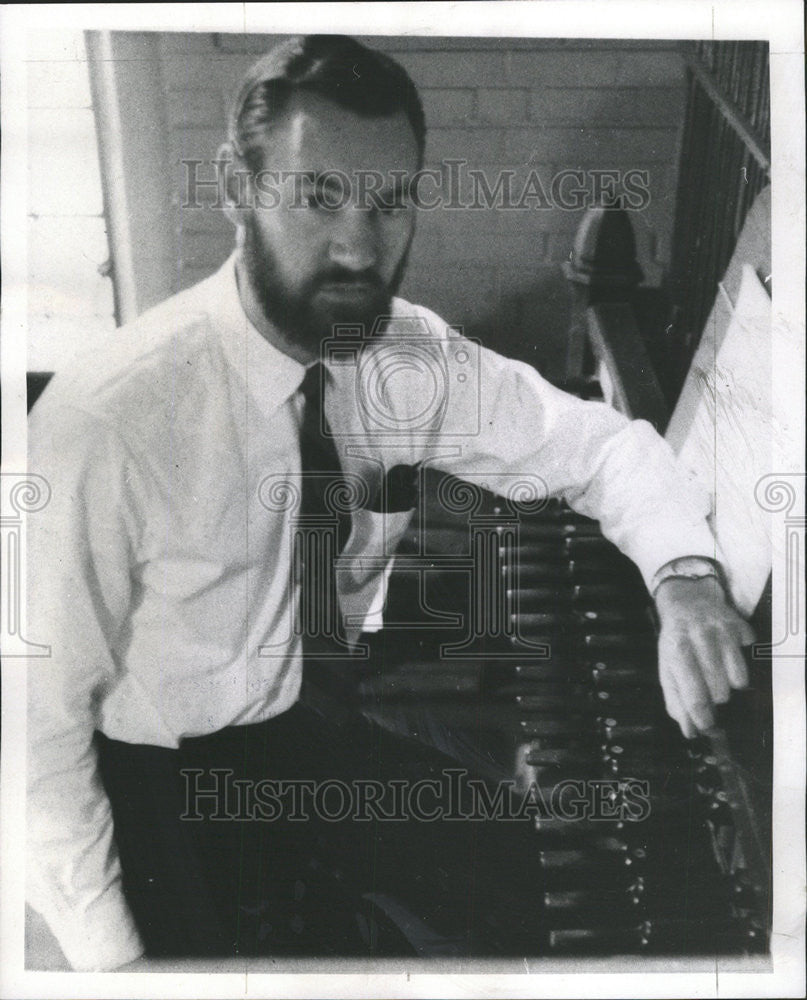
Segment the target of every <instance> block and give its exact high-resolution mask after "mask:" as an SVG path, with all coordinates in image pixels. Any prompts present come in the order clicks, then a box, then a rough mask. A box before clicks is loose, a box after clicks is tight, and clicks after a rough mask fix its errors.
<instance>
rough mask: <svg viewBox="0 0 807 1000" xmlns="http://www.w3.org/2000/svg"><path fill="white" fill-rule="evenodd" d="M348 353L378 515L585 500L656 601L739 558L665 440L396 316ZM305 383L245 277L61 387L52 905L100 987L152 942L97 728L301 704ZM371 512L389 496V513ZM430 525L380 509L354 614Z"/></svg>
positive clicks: (43, 733)
mask: <svg viewBox="0 0 807 1000" xmlns="http://www.w3.org/2000/svg"><path fill="white" fill-rule="evenodd" d="M356 348H357V340H356V336H355V335H352V336H351V335H344V336H340V337H338V338H336V340H335V343H334V346H333V349H332V350H330V351H329V353H328V356H327V358H326V363H327V366H328V368H329V371H330V374H331V379H330V380H329V385H328V389H327V392H326V396H325V411H326V413H327V416H328V420H329V423H330V425H331V427H332V429H333V433H334V435H335V437H336V444H337V448H338V450H339V452H340V457H341V459H342V465H343V468H344V470H345V472H346V473H347V475H348V477H352V476H356V477H359V478H358V479H357V480H355V481H356V482H357V483H359V484H360V486H361V484H362V483H363V484H365V492H366V494H368V495H372V494H373V492H374V491H375V490H376V489H377V488H378V486H379V484H380V483H381V482H382V479H383V474H384V472H385V471H387V470H388V469H390V468H392V467H393V466H395V465H399V464H410V465H413V464H416V463H419V462H426V463H429V464H432V465H434V466H435V467H436V468H438V469H441V470H444V471H446V472H450V473H454V474H456V475H458V476H460V477H463V476H465V477H466V478H469V479H470V480H471V481H474V482H477V483H480V484H481V483H483V482H484V484H485V485H486V486H487V487H489V488H490V489H491V490H493V491H494V492H499V493H502V494H504V495H507V494H508V492H509V491H511V490H512V489H513V488H514V484H517V483H519V482H520V483H521V487H518V488H517V490H520V493H519V494H518V495H520V496H521V497H522V498H524V497H525V496H529V495H535V496H540V494H541V492H542V491H543V490H546V491H547V493H548V494H549V495H551V496H562V497H564V498H565V499H566V500H567V501H568V502H569V503H570V504H571V505H572V506H573V507H574V508H575V509H576V510H578V511H580V512H581V513H583V514H586V515H589V516H592V517H595V518H597V519H599V521H600V523H601V525H602V529H603V532H604V533H605V535H606V536H607V537H608V538H610V539H611V540H612V541H613V542H614V543H615V544H617V545H618V546H619V547H620V548H621V549H622V550H623V551H624V552H625V553H626V554H627V555H628V556H630V557H631V558H632V559H633V560H634V561H635V562H636V563H637V565H638V566H639V568H640V570H641V572H642V574H643V576H644V578H645V581H647V582H649V581H650V579H651V578H652V576H653V574H654V572H655V571H656V570H657V569H658V568H659V567H660V566H662V565H663V564H664V563H666V562H668V561H669V560H671V559H673V558H676V557H679V556H684V555H702V556H706V557H710V558H712V557H714V554H715V549H714V541H713V538H712V535H711V532H710V530H709V528H708V526H707V523H706V520H705V518H706V515H707V513H708V510H709V506H708V498H707V497H706V496H705V495H702V494H700V493H699V492H696V491H695V487H693V486H691V485H689V484H688V483H687V482H686V480H685V478H684V477H683V476H682V475H681V474H680V472H679V470H678V468H677V465H676V462H675V459H674V457H673V455H672V453H671V451H670V449H669V448H668V447H667V445H666V444H665V443H664V442H663V441H662V439H661V438H660V437H659V436H658V435H657V434H656V433H655V432H654V430H653V429H652V428H651V427H650V425H649V424H646V423H643V422H641V421H637V422H633V423H630V422H629V421H627V420H626V419H625V418H624V417H622V416H621V415H619V414H617V413H616V412H615V411H613V410H612V409H610V408H609V407H608V406H606V405H605V404H600V403H588V402H581V401H580V400H577V399H575V398H573V397H571V396H568V395H566V394H564V393H562V392H560V391H558V390H557V389H555V388H553V387H552V386H550V385H549V384H548V383H547V382H546V381H545V380H544V379H542V378H541V377H540V376H539V375H538V374H537V373H536V372H535V371H534V370H533V369H532V368H530V367H529V366H528V365H525V364H521V363H518V362H514V361H509V360H506V359H504V358H502V357H499V356H498V355H497V354H495V353H493V352H492V351H489V350H485V349H482V348H478V347H477V346H476V345H474V344H473V343H470V342H468V341H467V340H464V339H463V338H461V337H458V336H456V335H450V334H449V333H448V332H447V327H446V324H445V323H444V322H443V321H441V320H440V319H439V318H438V317H437V316H435V315H434V314H433V313H431V312H429V311H428V310H426V309H424V308H422V307H420V306H412V305H410V304H408V303H406V302H403V301H402V300H397V299H396V300H395V301H394V322H393V323H392V324H391V326H390V329H389V331H388V333H387V334H386V335H385V337H384V338H382V339H381V340H380V341H379V342H378V343H377V345H376V346H374V347H373V348H372V349H370V350H369V351H367V352H365V354H364V355H361V354H360V353H359V352H358V350H357V349H356ZM304 371H305V369H304V367H303V366H302V365H301V364H299V363H298V362H296V361H294V360H292V359H291V358H289V357H288V356H286V355H284V354H282V353H280V352H279V351H278V350H277V349H275V348H274V347H272V346H271V345H270V344H269V343H268V342H267V340H266V339H265V338H263V337H262V336H261V335H260V334H259V333H258V332H257V330H255V328H254V327H253V326H252V325H251V324H250V323H249V321H248V320H247V319H246V316H245V314H244V311H243V309H242V307H241V304H240V301H239V297H238V290H237V286H236V281H235V271H234V257H232V258H230V260H229V261H228V262H227V263H226V264H225V266H224V267H223V268H222V269H221V270H220V271H219V272H218V273H217V274H215V275H214V276H212V277H211V278H209V279H208V280H207V281H204V282H202V283H201V284H200V285H198V286H196V287H195V288H192V289H190V290H188V291H187V292H184V293H182V294H181V295H179V296H177V297H175V298H173V299H171V300H170V301H168V302H166V303H164V304H163V305H161V306H159V307H157V308H156V309H153V310H151V311H150V312H148V313H146V314H145V315H144V316H142V317H141V318H140V319H138V320H137V321H136V322H135V323H133V324H130V325H129V326H127V327H124V328H121V329H120V330H118V331H117V332H116V333H115V335H114V336H113V337H112V338H111V340H110V343H109V349H108V351H105V352H104V354H103V356H99V355H97V354H96V355H94V356H93V357H91V358H85V359H84V360H83V361H82V362H81V363H80V364H77V365H76V366H74V367H73V368H72V369H71V370H70V371H69V372H67V371H65V372H63V373H59V374H58V375H57V376H56V377H55V378H54V379H53V382H52V384H51V385H50V386H49V388H48V390H47V391H46V393H45V394H44V396H43V397H42V399H41V400H40V401H39V402H38V404H37V406H36V407H35V408H34V410H33V412H32V415H31V421H30V431H29V440H30V446H29V452H30V460H29V469H30V471H31V472H34V473H38V474H40V475H43V476H45V477H46V479H47V480H48V482H49V483H50V486H51V490H52V499H51V501H50V503H49V505H48V506H47V507H46V508H45V509H44V510H42V511H40V512H38V513H37V514H35V515H32V516H31V517H29V520H28V538H29V552H28V555H29V558H28V577H29V598H28V622H29V627H30V630H31V633H32V634H36V636H37V639H41V641H44V642H47V643H49V644H50V646H51V650H52V653H51V657H50V658H49V659H37V660H31V661H30V665H29V686H28V690H29V715H28V732H29V740H28V772H29V793H28V824H29V846H30V851H29V860H28V872H27V876H28V888H29V899H30V902H31V904H32V905H33V906H34V908H35V909H37V910H38V911H39V912H40V913H42V915H43V916H44V917H45V919H46V920H47V922H48V923H49V925H50V927H51V929H52V930H53V932H54V934H55V935H56V937H57V939H58V941H59V942H60V944H61V946H62V948H63V950H64V952H65V954H66V956H67V958H68V960H69V961H70V963H71V964H72V965H73V966H74V967H75V968H77V969H107V968H114V967H115V966H117V965H119V964H122V963H124V962H126V961H129V960H131V959H133V958H135V957H137V956H138V955H139V954H140V953H141V952H142V946H141V943H140V940H139V937H138V934H137V930H136V928H135V926H134V923H133V921H132V918H131V916H130V914H129V911H128V909H127V906H126V902H125V899H124V896H123V893H122V889H121V877H120V866H119V863H118V859H117V855H116V851H115V846H114V840H113V831H112V818H111V811H110V806H109V803H108V800H107V798H106V796H105V794H104V791H103V788H102V786H101V783H100V779H99V776H98V773H97V767H96V760H95V753H94V749H93V745H92V738H93V732H94V730H96V729H99V730H101V731H102V732H103V733H105V734H106V735H107V736H109V737H111V738H113V739H116V740H123V741H126V742H130V743H146V744H155V745H158V746H163V747H176V746H177V745H178V744H179V742H180V740H182V739H183V737H188V736H196V735H201V734H205V733H211V732H214V731H215V730H218V729H221V728H223V727H225V726H229V725H243V724H246V723H253V722H258V721H261V720H264V719H267V718H269V717H271V716H273V715H276V714H278V713H280V712H283V711H285V710H286V709H288V708H289V707H290V706H291V705H292V704H293V703H294V702H295V700H296V699H297V697H298V694H299V689H300V680H301V663H300V641H299V638H298V637H297V636H296V634H295V632H294V628H293V614H294V608H295V606H296V590H295V586H294V583H293V580H292V571H291V553H290V548H291V542H290V539H291V531H290V525H291V518H292V517H293V509H290V508H288V509H283V506H284V505H283V503H281V502H279V501H280V499H282V497H281V493H282V489H281V490H280V492H278V484H280V485H281V486H282V484H283V483H284V482H285V481H289V480H291V481H292V482H293V481H294V478H295V477H296V476H297V475H298V474H299V471H300V453H299V443H298V431H299V425H300V419H301V409H302V402H301V395H300V393H299V392H298V391H297V390H298V388H299V386H300V383H301V381H302V379H303V375H304ZM365 500H366V497H365ZM408 520H409V514H408V513H406V512H402V513H398V514H393V515H388V516H387V517H385V516H383V515H381V514H377V513H372V512H370V511H368V510H362V511H360V512H358V513H357V514H356V515H355V516H354V522H353V525H354V526H353V533H352V535H351V539H350V541H349V542H348V545H347V547H346V549H345V552H344V560H343V562H342V564H341V565H342V569H341V570H340V572H339V585H340V598H341V600H342V604H343V610H344V611H345V613H346V615H347V616H348V618H349V620H350V621H352V622H353V634H354V635H355V634H356V633H357V632H358V631H359V629H360V627H361V623H362V622H363V623H364V627H366V628H373V627H378V625H379V624H380V613H381V609H382V608H383V599H384V593H385V582H386V578H387V576H388V573H389V558H388V557H389V555H390V554H391V553H392V552H393V551H394V547H395V544H396V542H397V540H398V539H399V537H400V535H401V533H402V531H403V530H404V528H405V527H406V524H407V522H408Z"/></svg>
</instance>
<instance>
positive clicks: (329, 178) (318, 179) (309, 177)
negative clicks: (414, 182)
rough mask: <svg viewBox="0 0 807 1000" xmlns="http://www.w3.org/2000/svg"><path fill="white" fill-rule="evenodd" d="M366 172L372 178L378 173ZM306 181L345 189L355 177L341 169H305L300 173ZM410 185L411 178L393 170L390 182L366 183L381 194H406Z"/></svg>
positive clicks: (339, 189)
mask: <svg viewBox="0 0 807 1000" xmlns="http://www.w3.org/2000/svg"><path fill="white" fill-rule="evenodd" d="M368 173H370V174H373V179H375V178H376V177H377V176H378V175H377V174H375V172H374V171H368ZM302 176H303V178H304V180H305V181H306V183H308V184H310V185H311V186H312V187H315V188H319V189H323V188H324V189H333V190H338V191H342V190H344V189H345V187H346V185H347V184H349V183H355V178H351V177H350V176H349V175H348V174H346V173H344V172H343V171H341V170H306V171H304V172H303V174H302ZM410 185H411V178H410V177H409V176H408V175H406V176H402V175H401V174H400V173H398V172H395V176H394V177H393V178H392V183H391V184H382V185H381V186H378V185H376V184H368V185H367V188H368V190H371V191H377V192H378V193H379V194H382V195H390V194H391V195H393V196H399V195H406V194H408V193H409V188H410Z"/></svg>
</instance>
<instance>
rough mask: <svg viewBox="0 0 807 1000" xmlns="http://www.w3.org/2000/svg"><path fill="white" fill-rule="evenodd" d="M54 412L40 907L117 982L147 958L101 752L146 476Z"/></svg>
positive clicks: (35, 450) (30, 803)
mask: <svg viewBox="0 0 807 1000" xmlns="http://www.w3.org/2000/svg"><path fill="white" fill-rule="evenodd" d="M44 403H45V400H43V401H42V403H40V405H39V406H38V407H37V409H36V410H35V411H34V414H33V415H32V419H31V425H30V430H29V443H30V447H29V467H30V469H31V471H32V472H37V473H39V474H40V475H43V476H45V477H46V478H47V480H48V482H49V483H50V486H51V500H50V503H49V504H48V506H47V507H46V508H44V509H43V510H42V511H40V512H38V513H37V514H36V515H35V516H34V517H31V518H29V523H28V543H29V544H28V563H27V574H28V621H29V623H30V624H31V627H32V630H34V631H36V634H37V635H41V636H43V639H44V640H45V641H46V642H47V643H48V644H49V645H50V646H51V656H50V657H49V658H43V659H31V660H29V665H28V751H27V753H28V797H27V803H26V805H27V809H26V812H27V825H28V838H27V842H28V864H27V872H26V875H27V880H26V881H27V895H28V898H29V901H30V903H31V905H32V906H33V908H34V909H35V910H37V911H38V912H39V913H41V914H42V916H43V917H44V918H45V920H46V922H47V923H48V925H49V927H50V928H51V930H52V931H53V933H54V935H55V937H56V939H57V940H58V942H59V945H60V947H61V948H62V951H63V952H64V954H65V956H66V957H67V959H68V961H69V962H70V964H71V966H72V967H73V968H75V969H81V970H103V969H111V968H115V967H116V966H119V965H122V964H123V963H125V962H128V961H131V960H132V959H134V958H135V957H137V956H138V955H140V954H141V953H142V950H143V948H142V943H141V941H140V938H139V935H138V933H137V930H136V928H135V925H134V921H133V919H132V917H131V914H130V912H129V909H128V907H127V904H126V901H125V898H124V895H123V891H122V888H121V873H120V865H119V862H118V858H117V852H116V848H115V842H114V837H113V829H112V813H111V807H110V804H109V801H108V799H107V797H106V794H105V792H104V789H103V786H102V783H101V779H100V776H99V774H98V767H97V760H96V753H95V747H94V745H93V733H94V730H95V727H96V721H97V706H98V704H99V701H100V699H101V698H102V697H103V694H104V692H105V690H106V689H107V687H108V686H109V685H111V684H113V683H114V682H115V679H116V674H117V671H118V665H117V664H116V662H115V657H114V655H113V652H112V650H113V648H114V644H115V642H116V640H117V639H119V637H120V633H121V629H122V628H123V625H124V622H125V620H126V616H127V613H128V610H129V605H130V600H131V582H130V581H131V574H130V565H131V561H132V556H133V544H134V538H135V537H136V535H137V531H138V527H137V524H136V523H135V520H134V517H133V514H132V510H133V509H134V507H135V504H134V503H133V498H134V495H135V494H136V492H137V489H138V486H137V483H138V479H139V475H138V471H137V469H136V467H135V464H134V463H133V461H132V460H131V459H130V456H128V455H127V453H126V451H125V449H124V448H123V446H122V445H121V442H120V441H119V440H118V439H117V437H116V435H114V433H112V432H110V431H108V430H106V429H105V428H104V427H102V426H100V425H99V424H98V423H97V422H95V421H94V420H93V419H91V418H89V417H87V416H85V415H83V414H80V413H76V412H74V411H70V410H61V411H57V412H48V408H47V407H46V406H45V405H43V404H44Z"/></svg>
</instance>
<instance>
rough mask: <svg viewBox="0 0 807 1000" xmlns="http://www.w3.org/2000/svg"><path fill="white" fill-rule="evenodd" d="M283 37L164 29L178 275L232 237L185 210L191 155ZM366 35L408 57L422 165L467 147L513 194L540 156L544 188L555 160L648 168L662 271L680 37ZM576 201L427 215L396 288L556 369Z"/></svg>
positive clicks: (196, 269) (642, 219) (215, 257)
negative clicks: (417, 96)
mask: <svg viewBox="0 0 807 1000" xmlns="http://www.w3.org/2000/svg"><path fill="white" fill-rule="evenodd" d="M275 37H276V36H241V35H219V36H215V35H208V34H191V35H188V34H163V35H161V36H160V39H159V50H158V51H159V61H160V65H159V67H158V75H159V79H160V81H161V86H162V87H163V88H164V93H165V102H166V119H167V121H168V128H169V135H168V147H169V160H170V164H171V177H170V178H169V181H170V184H171V185H172V192H174V199H175V200H174V213H175V214H174V217H173V219H172V225H173V232H174V238H175V239H176V254H177V263H178V265H179V266H178V268H177V278H176V282H177V285H178V286H187V285H188V284H191V283H193V282H194V281H196V280H198V279H200V278H201V277H203V276H205V275H206V274H208V273H209V272H210V271H211V270H212V269H213V268H215V267H216V266H217V265H218V264H219V263H220V262H221V261H222V260H223V259H224V257H225V256H226V255H227V254H228V253H229V251H230V248H231V246H232V229H231V227H230V225H229V223H228V222H227V221H226V219H224V218H223V216H222V215H221V213H220V212H213V211H198V210H196V211H191V210H187V209H185V210H181V209H180V208H179V192H180V191H182V190H183V185H184V183H185V176H184V170H185V168H184V167H182V165H181V160H182V159H183V158H185V159H187V158H197V159H209V158H211V157H212V156H214V154H215V151H216V149H217V147H218V144H219V143H220V141H221V140H222V138H223V135H224V122H225V114H226V110H225V109H226V108H227V107H228V105H229V102H230V100H231V98H232V95H233V93H234V92H235V91H236V89H237V87H238V84H239V81H240V78H241V76H242V74H243V72H244V71H245V70H246V69H247V67H248V66H249V65H251V63H252V62H253V61H254V59H255V58H256V57H257V56H259V55H260V54H262V53H263V52H264V51H266V49H268V48H269V47H270V46H271V44H272V43H273V41H274V40H275ZM368 42H369V43H370V44H373V45H376V46H377V47H379V48H383V49H384V50H385V51H387V52H389V53H390V54H391V55H393V56H395V57H396V58H397V59H399V61H400V62H401V63H402V64H403V65H404V66H405V67H406V68H407V70H408V71H409V72H410V74H411V75H412V77H413V79H414V80H415V82H416V84H417V85H418V87H419V89H420V92H421V95H422V99H423V103H424V107H425V111H426V117H427V122H428V126H429V134H428V138H427V165H428V166H434V165H436V164H437V163H438V162H439V161H441V160H442V159H444V158H466V159H467V160H468V166H469V167H474V168H479V169H483V170H484V171H485V174H486V177H489V178H490V182H491V184H492V183H493V182H494V181H495V177H496V174H497V172H498V171H501V170H503V169H511V170H514V171H515V172H516V181H515V184H514V190H515V191H516V192H518V191H520V190H521V187H520V186H519V181H521V184H523V180H524V178H525V177H526V175H527V172H528V171H529V170H530V169H535V170H536V171H537V172H538V175H539V177H540V179H541V181H542V183H543V184H544V186H545V187H546V188H547V189H549V185H550V183H551V179H552V177H553V176H554V175H555V174H556V173H557V172H558V171H560V170H576V169H582V170H588V169H591V168H596V169H616V170H622V171H624V170H628V169H642V170H646V171H648V174H649V190H650V203H649V206H648V207H647V208H646V209H644V210H642V211H641V212H637V213H634V216H633V217H634V223H635V226H634V228H635V230H636V235H637V241H638V247H639V259H640V263H641V266H642V268H643V270H644V273H645V280H646V283H647V284H650V285H659V284H661V283H662V282H663V280H664V276H665V274H666V270H667V268H668V265H669V261H670V237H671V232H672V213H673V204H674V194H675V186H676V177H677V154H678V144H679V137H680V130H681V124H682V119H683V110H684V108H683V102H684V75H683V67H682V63H681V60H680V58H679V55H678V53H677V51H676V49H675V47H674V45H673V44H672V43H665V42H659V43H654V42H586V41H582V40H579V41H563V40H554V41H552V40H549V41H547V40H540V41H539V40H536V41H525V40H496V39H424V38H415V39H401V38H396V39H392V38H375V39H368ZM200 176H202V174H201V172H200ZM581 214H582V210H578V211H568V210H564V209H562V208H559V207H549V208H541V209H538V208H529V209H525V210H501V209H499V210H483V211H451V210H447V209H442V210H437V211H431V212H423V213H420V217H419V220H418V232H417V235H416V237H415V245H414V247H413V252H412V256H411V264H410V269H409V272H408V275H407V277H406V279H405V282H404V285H403V287H402V290H401V294H402V295H403V296H404V297H406V298H409V299H411V300H414V301H418V302H422V303H424V304H425V305H428V306H430V307H432V308H433V309H435V310H436V311H437V312H438V313H440V314H441V315H442V316H443V317H444V318H445V319H446V320H447V321H448V322H451V323H455V324H462V325H464V326H465V328H466V331H467V332H469V333H471V334H474V335H479V336H481V337H482V338H483V339H484V340H485V341H486V342H488V343H490V344H491V345H492V346H495V347H497V348H498V349H500V350H502V351H503V352H504V353H507V354H511V355H515V356H519V357H522V358H525V359H528V360H532V361H534V362H535V363H537V364H538V365H539V367H542V368H544V369H546V370H548V371H549V373H550V374H551V373H553V372H556V371H557V370H558V368H559V367H560V365H561V364H562V357H563V346H564V340H565V334H566V330H567V328H568V315H569V301H568V290H567V287H566V284H565V281H564V279H563V276H562V272H561V267H560V264H561V262H562V261H563V260H565V259H566V258H567V257H568V254H569V250H570V249H571V245H572V241H573V238H574V233H575V230H576V228H577V225H578V223H579V221H580V217H581Z"/></svg>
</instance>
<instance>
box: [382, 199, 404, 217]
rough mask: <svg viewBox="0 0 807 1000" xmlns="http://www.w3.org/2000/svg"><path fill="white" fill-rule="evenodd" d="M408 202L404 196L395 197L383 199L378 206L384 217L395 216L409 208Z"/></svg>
mask: <svg viewBox="0 0 807 1000" xmlns="http://www.w3.org/2000/svg"><path fill="white" fill-rule="evenodd" d="M409 204H410V202H409V200H408V198H407V197H406V196H405V195H396V196H395V197H391V198H384V199H382V201H381V202H380V204H379V208H380V209H381V211H382V212H383V213H384V215H397V214H400V213H401V212H405V211H406V210H407V209H408V208H409Z"/></svg>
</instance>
